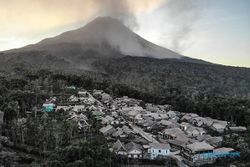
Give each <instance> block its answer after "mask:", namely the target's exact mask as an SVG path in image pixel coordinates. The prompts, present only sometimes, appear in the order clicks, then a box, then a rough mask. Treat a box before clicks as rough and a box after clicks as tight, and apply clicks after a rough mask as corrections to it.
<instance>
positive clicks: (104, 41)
mask: <svg viewBox="0 0 250 167" xmlns="http://www.w3.org/2000/svg"><path fill="white" fill-rule="evenodd" d="M61 45H63V46H64V47H65V46H67V47H66V48H60V46H61ZM72 45H73V46H78V47H79V48H81V49H82V50H88V49H98V50H99V51H101V52H103V51H104V50H105V49H107V48H108V47H110V48H112V49H113V50H115V51H118V52H120V53H121V54H123V55H130V56H143V57H153V58H181V57H182V56H181V55H179V54H178V53H175V52H173V51H171V50H168V49H166V48H162V47H160V46H157V45H155V44H153V43H151V42H149V41H146V40H145V39H143V38H141V37H140V36H138V35H137V34H135V33H134V32H132V31H131V30H130V29H129V28H127V27H126V26H124V25H123V24H122V23H121V22H120V21H118V20H116V19H113V18H110V17H99V18H97V19H95V20H93V21H92V22H90V23H89V24H87V25H86V26H84V27H82V28H79V29H77V30H73V31H69V32H65V33H63V34H61V35H59V36H57V37H54V38H49V39H45V40H43V41H41V42H39V43H38V44H35V45H31V46H28V47H25V48H23V49H22V50H26V51H27V50H52V51H56V50H61V49H70V47H72Z"/></svg>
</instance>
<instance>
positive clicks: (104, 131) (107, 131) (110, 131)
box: [99, 125, 116, 136]
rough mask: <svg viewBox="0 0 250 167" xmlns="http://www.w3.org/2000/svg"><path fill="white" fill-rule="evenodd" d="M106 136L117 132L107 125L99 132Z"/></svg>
mask: <svg viewBox="0 0 250 167" xmlns="http://www.w3.org/2000/svg"><path fill="white" fill-rule="evenodd" d="M99 131H100V132H101V133H102V134H103V135H104V136H108V135H111V134H113V133H114V132H115V131H116V130H115V128H114V127H113V126H111V125H107V126H105V127H102V128H101V129H100V130H99Z"/></svg>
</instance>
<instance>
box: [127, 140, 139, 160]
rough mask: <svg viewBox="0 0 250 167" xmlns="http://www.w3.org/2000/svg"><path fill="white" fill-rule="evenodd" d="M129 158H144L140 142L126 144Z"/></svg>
mask: <svg viewBox="0 0 250 167" xmlns="http://www.w3.org/2000/svg"><path fill="white" fill-rule="evenodd" d="M125 148H126V150H127V155H128V157H129V158H142V148H141V146H140V145H139V144H136V143H134V142H130V143H128V144H126V145H125Z"/></svg>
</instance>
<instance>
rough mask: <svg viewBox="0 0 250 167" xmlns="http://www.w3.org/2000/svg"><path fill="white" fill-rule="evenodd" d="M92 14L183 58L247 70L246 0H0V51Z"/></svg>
mask: <svg viewBox="0 0 250 167" xmlns="http://www.w3.org/2000/svg"><path fill="white" fill-rule="evenodd" d="M98 16H112V17H115V18H118V19H120V20H121V21H123V22H124V24H126V25H127V26H129V27H130V28H131V29H132V30H133V31H134V32H136V33H138V34H139V35H140V36H142V37H143V38H145V39H147V40H149V41H151V42H153V43H156V44H158V45H160V46H163V47H166V48H169V49H171V50H174V51H176V52H178V53H181V54H183V55H185V56H189V57H193V58H198V59H203V60H206V61H210V62H213V63H218V64H224V65H232V66H243V67H250V55H249V53H250V0H237V1H236V0H0V51H3V50H8V49H12V48H18V47H22V46H25V45H28V44H32V43H37V42H39V41H40V40H42V39H44V38H48V37H53V36H56V35H59V34H60V33H62V32H65V31H68V30H72V29H76V28H79V27H82V26H84V25H85V24H87V23H88V22H89V21H91V20H93V19H94V18H96V17H98Z"/></svg>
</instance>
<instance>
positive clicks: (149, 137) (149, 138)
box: [131, 124, 159, 143]
mask: <svg viewBox="0 0 250 167" xmlns="http://www.w3.org/2000/svg"><path fill="white" fill-rule="evenodd" d="M131 128H132V129H133V130H134V132H136V133H138V134H140V135H141V136H142V137H143V138H144V139H146V140H147V141H149V142H152V143H159V142H158V141H157V140H156V139H155V138H154V137H153V136H152V135H151V134H150V133H146V132H144V131H143V130H142V129H141V128H140V127H138V126H136V125H133V124H132V125H131Z"/></svg>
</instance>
